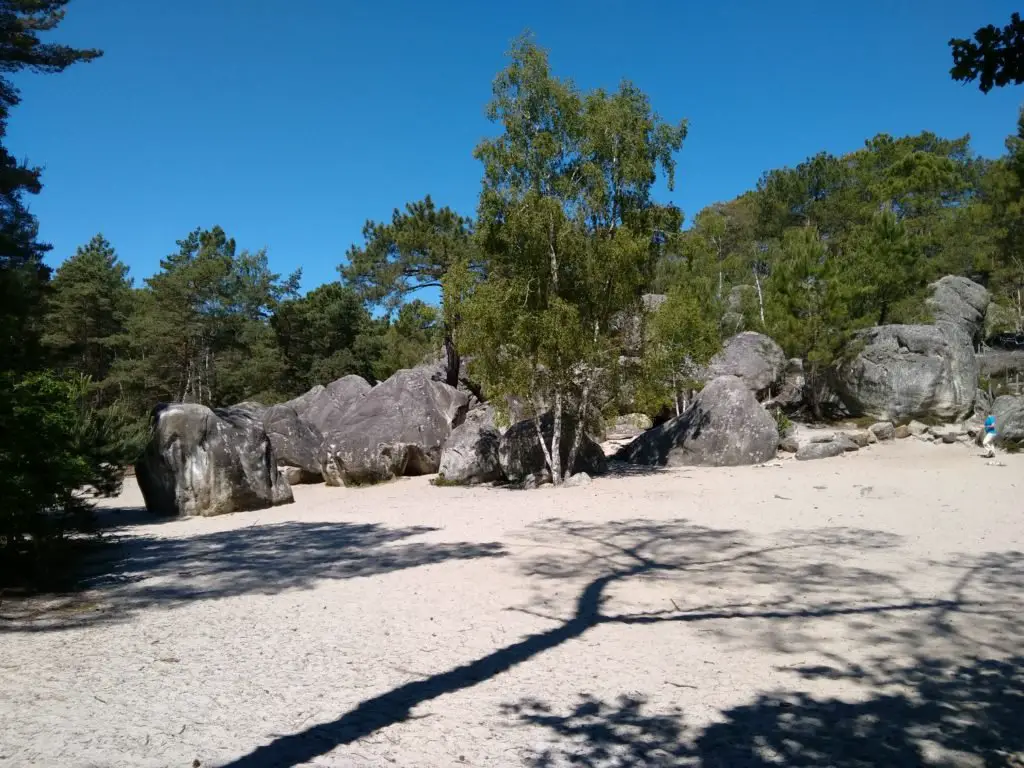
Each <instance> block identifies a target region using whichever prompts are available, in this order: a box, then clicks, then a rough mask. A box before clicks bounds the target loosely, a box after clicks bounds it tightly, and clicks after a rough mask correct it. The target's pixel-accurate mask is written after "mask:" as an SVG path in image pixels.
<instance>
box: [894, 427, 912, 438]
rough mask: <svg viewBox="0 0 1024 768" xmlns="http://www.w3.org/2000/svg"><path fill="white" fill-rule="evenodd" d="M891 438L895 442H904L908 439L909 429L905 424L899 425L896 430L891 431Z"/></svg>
mask: <svg viewBox="0 0 1024 768" xmlns="http://www.w3.org/2000/svg"><path fill="white" fill-rule="evenodd" d="M893 437H895V438H896V439H897V440H905V439H906V438H908V437H910V427H908V426H907V425H906V424H900V425H899V426H898V427H896V429H894V430H893Z"/></svg>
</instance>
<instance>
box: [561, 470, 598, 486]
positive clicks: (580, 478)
mask: <svg viewBox="0 0 1024 768" xmlns="http://www.w3.org/2000/svg"><path fill="white" fill-rule="evenodd" d="M592 482H594V480H593V478H591V477H590V475H588V474H587V473H586V472H577V473H576V474H575V475H573V476H572V477H568V478H566V479H565V481H564V482H563V483H562V485H563V486H564V487H565V488H580V487H581V486H584V485H590V484H591V483H592Z"/></svg>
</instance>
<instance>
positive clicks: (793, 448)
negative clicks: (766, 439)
mask: <svg viewBox="0 0 1024 768" xmlns="http://www.w3.org/2000/svg"><path fill="white" fill-rule="evenodd" d="M779 450H780V451H784V452H786V453H796V452H797V451H799V450H800V441H799V440H797V439H796V438H795V437H793V436H789V437H784V438H782V439H781V440H779Z"/></svg>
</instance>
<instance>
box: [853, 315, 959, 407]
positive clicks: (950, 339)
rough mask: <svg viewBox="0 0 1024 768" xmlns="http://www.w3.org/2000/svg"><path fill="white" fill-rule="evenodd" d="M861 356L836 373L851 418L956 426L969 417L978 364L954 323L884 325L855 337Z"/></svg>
mask: <svg viewBox="0 0 1024 768" xmlns="http://www.w3.org/2000/svg"><path fill="white" fill-rule="evenodd" d="M856 343H858V344H859V345H860V348H859V350H858V351H857V352H856V354H855V355H854V356H853V357H852V358H851V359H849V360H847V361H845V362H844V363H842V364H841V365H840V366H839V367H838V369H837V371H836V385H837V389H838V391H839V394H840V396H841V397H842V399H843V401H844V403H845V404H846V406H847V407H848V408H849V409H850V411H851V412H852V413H853V414H855V415H868V416H872V417H874V418H877V419H878V420H880V421H893V422H897V423H899V422H904V421H908V420H910V419H928V420H940V421H957V420H960V419H964V418H966V417H968V416H969V415H970V414H971V410H972V408H973V406H974V398H975V394H976V391H977V387H978V362H977V360H976V359H975V356H974V348H973V346H972V344H971V339H970V337H969V336H968V335H967V332H966V331H964V330H963V329H962V328H960V327H958V326H956V325H954V324H953V323H946V322H944V323H939V324H937V325H882V326H879V327H877V328H870V329H868V330H866V331H864V332H862V333H861V334H859V336H858V339H857V342H856Z"/></svg>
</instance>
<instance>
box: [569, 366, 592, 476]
mask: <svg viewBox="0 0 1024 768" xmlns="http://www.w3.org/2000/svg"><path fill="white" fill-rule="evenodd" d="M589 407H590V382H589V381H587V382H585V383H584V384H583V397H582V399H581V400H580V408H579V412H578V413H577V414H576V433H575V434H574V435H573V436H572V448H570V449H569V463H568V464H567V465H566V467H565V474H566V476H567V477H572V476H573V473H574V472H575V471H576V457H577V456H578V455H579V452H580V446H581V445H582V444H583V431H584V429H585V428H586V424H587V408H589Z"/></svg>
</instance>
